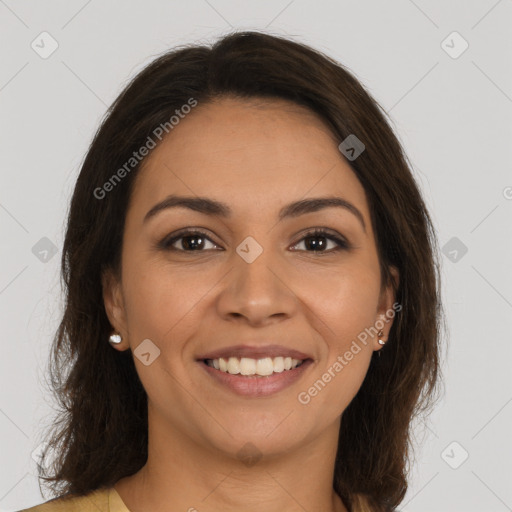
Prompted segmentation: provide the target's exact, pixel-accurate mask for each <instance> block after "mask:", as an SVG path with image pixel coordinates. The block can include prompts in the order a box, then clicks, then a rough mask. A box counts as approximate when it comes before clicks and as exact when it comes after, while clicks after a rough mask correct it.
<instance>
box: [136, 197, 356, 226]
mask: <svg viewBox="0 0 512 512" xmlns="http://www.w3.org/2000/svg"><path fill="white" fill-rule="evenodd" d="M169 208H188V209H189V210H193V211H196V212H199V213H203V214H205V215H213V216H218V217H223V218H228V217H231V216H232V215H233V211H232V210H231V208H230V207H229V206H228V205H227V204H225V203H221V202H219V201H216V200H214V199H210V198H208V197H190V196H176V195H170V196H167V197H166V198H165V199H164V200H163V201H161V202H159V203H157V204H156V205H155V206H153V207H152V208H151V209H150V210H149V211H148V212H147V213H146V215H145V217H144V220H143V222H144V223H145V222H147V221H148V220H149V219H150V218H152V217H154V216H155V215H156V214H157V213H158V212H161V211H163V210H166V209H169ZM325 208H343V209H345V210H347V211H349V212H351V213H352V214H353V215H355V216H356V217H357V219H358V220H359V221H360V223H361V225H362V226H363V230H364V232H365V233H366V224H365V222H364V217H363V214H362V213H361V212H360V210H359V209H358V208H356V206H354V205H353V204H352V203H350V202H349V201H347V200H346V199H343V198H341V197H334V196H332V197H315V198H309V199H301V200H299V201H295V202H293V203H290V204H287V205H285V206H283V208H281V210H280V211H279V214H278V218H279V220H283V219H285V218H290V217H291V218H294V217H298V216H300V215H304V214H307V213H314V212H318V211H320V210H324V209H325Z"/></svg>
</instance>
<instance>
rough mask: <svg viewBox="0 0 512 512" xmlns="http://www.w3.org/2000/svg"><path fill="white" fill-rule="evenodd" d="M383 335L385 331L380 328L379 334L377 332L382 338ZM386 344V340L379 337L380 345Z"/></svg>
mask: <svg viewBox="0 0 512 512" xmlns="http://www.w3.org/2000/svg"><path fill="white" fill-rule="evenodd" d="M383 335H384V331H382V330H380V331H379V332H378V334H377V336H378V337H379V338H380V337H381V336H383ZM385 344H386V342H385V341H384V340H381V339H379V345H385Z"/></svg>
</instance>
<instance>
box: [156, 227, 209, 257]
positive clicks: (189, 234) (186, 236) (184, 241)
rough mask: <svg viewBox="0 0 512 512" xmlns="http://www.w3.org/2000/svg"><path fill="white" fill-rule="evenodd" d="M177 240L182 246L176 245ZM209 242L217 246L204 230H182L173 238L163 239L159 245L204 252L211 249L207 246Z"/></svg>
mask: <svg viewBox="0 0 512 512" xmlns="http://www.w3.org/2000/svg"><path fill="white" fill-rule="evenodd" d="M177 242H180V243H179V245H181V247H179V245H178V247H175V246H174V245H175V244H176V243H177ZM207 243H211V244H212V245H213V246H215V247H217V246H216V244H214V243H213V242H212V241H211V240H210V238H209V237H208V236H206V233H204V232H203V231H192V230H187V231H181V232H180V233H178V234H176V235H174V236H173V237H172V238H166V239H164V240H162V242H161V243H160V244H159V246H160V248H162V249H165V250H168V251H182V252H204V250H205V249H210V248H209V247H206V248H205V245H206V244H207Z"/></svg>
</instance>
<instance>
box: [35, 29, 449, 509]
mask: <svg viewBox="0 0 512 512" xmlns="http://www.w3.org/2000/svg"><path fill="white" fill-rule="evenodd" d="M201 253H202V254H201ZM62 272H63V278H64V281H65V286H66V290H67V302H66V309H65V312H64V317H63V319H62V323H61V325H60V328H59V330H58V333H57V335H56V339H55V343H54V347H53V352H52V356H53V358H52V361H53V365H52V368H51V370H52V375H53V377H54V380H53V383H54V385H55V390H56V393H57V396H58V397H59V399H60V400H61V404H62V414H61V416H60V418H59V421H58V422H56V426H55V429H54V430H53V431H52V432H51V433H50V434H49V437H48V447H47V454H48V457H49V456H50V454H52V453H53V456H52V459H53V460H52V464H45V463H44V461H43V464H42V475H41V476H42V478H43V479H44V480H45V481H46V482H49V485H50V487H51V488H52V490H53V491H54V492H55V495H56V496H57V498H55V499H54V500H52V501H49V502H47V503H46V504H43V505H39V506H36V507H33V508H30V509H28V510H30V511H33V512H36V511H37V512H46V511H57V510H80V511H88V510H91V511H93V510H94V511H96V510H100V511H108V510H110V511H111V512H114V511H116V512H121V511H122V512H139V511H146V510H151V511H153V512H158V511H164V510H165V511H169V510H188V511H194V510H197V511H200V512H204V511H221V510H222V511H230V510H244V511H245V512H252V511H256V510H258V511H259V510H261V509H262V508H264V509H265V510H267V511H274V510H275V511H278V510H279V511H282V510H287V511H295V510H297V511H299V510H301V511H303V510H308V511H322V512H334V511H336V512H341V511H344V512H345V511H351V512H360V511H390V510H394V509H395V507H396V506H397V505H398V504H399V503H400V502H401V501H402V499H403V497H404V495H405V493H406V490H407V464H408V462H409V455H410V446H409V444H410V443H409V440H410V434H411V421H412V419H413V417H414V415H415V414H417V413H418V412H426V411H427V410H429V409H430V408H431V407H432V405H433V403H434V401H435V398H436V397H435V394H436V391H437V384H438V382H439V380H440V379H439V376H440V370H439V335H440V319H441V312H442V311H441V305H440V300H439V297H440V293H439V267H438V263H437V245H436V239H435V235H434V230H433V227H432V223H431V220H430V217H429V214H428V212H427V209H426V207H425V204H424V201H423V199H422V197H421V194H420V191H419V189H418V186H417V184H416V182H415V180H414V178H413V176H412V173H411V170H410V167H409V165H408V164H407V162H406V157H405V155H404V153H403V151H402V149H401V146H400V144H399V142H398V140H397V138H396V136H395V135H394V134H393V131H392V130H391V128H390V127H389V124H388V123H387V121H386V119H385V116H384V115H383V113H382V111H381V108H380V106H379V105H378V104H377V103H376V102H375V100H373V99H372V98H371V97H370V96H369V94H368V93H367V92H366V91H365V90H364V89H363V87H362V86H361V84H360V83H359V82H358V81H357V80H356V79H355V78H354V77H353V76H352V75H351V74H350V73H349V72H348V71H347V70H345V69H344V68H343V67H342V66H341V65H340V64H338V63H336V62H334V61H333V60H331V59H329V58H328V57H326V56H325V55H323V54H321V53H319V52H317V51H315V50H313V49H311V48H309V47H307V46H305V45H302V44H299V43H297V42H292V41H290V40H287V39H285V38H280V37H276V36H272V35H268V34H263V33H255V32H241V33H234V34H230V35H228V36H226V37H223V38H222V39H220V40H219V41H218V42H217V43H216V44H215V45H214V46H213V47H212V48H210V47H206V46H188V47H183V48H179V49H176V50H173V51H171V52H169V53H167V54H165V55H163V56H161V57H159V58H157V59H156V60H155V61H154V62H152V63H151V64H150V65H149V66H148V67H146V68H145V69H144V70H143V71H142V72H141V73H139V74H138V76H136V77H135V79H134V80H133V81H132V82H131V83H130V84H129V85H128V86H127V87H126V89H125V90H124V91H123V92H122V93H121V95H120V96H119V98H118V99H117V100H116V101H115V102H114V104H113V106H112V107H111V108H110V110H109V112H108V115H107V116H106V119H105V120H104V122H103V124H102V126H101V128H100V129H99V131H98V133H97V134H96V136H95V138H94V140H93V142H92V144H91V146H90V149H89V151H88V154H87V156H86V159H85V161H84V164H83V166H82V169H81V172H80V175H79V177H78V180H77V183H76V187H75V191H74V194H73V198H72V202H71V207H70V212H69V221H68V225H67V233H66V238H65V242H64V250H63V255H62ZM109 341H110V343H109ZM45 455H46V454H45Z"/></svg>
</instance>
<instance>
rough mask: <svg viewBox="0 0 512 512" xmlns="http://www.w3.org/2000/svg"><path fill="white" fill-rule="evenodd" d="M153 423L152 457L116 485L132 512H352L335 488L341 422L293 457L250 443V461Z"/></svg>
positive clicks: (149, 447)
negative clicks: (261, 450) (266, 451)
mask: <svg viewBox="0 0 512 512" xmlns="http://www.w3.org/2000/svg"><path fill="white" fill-rule="evenodd" d="M148 419H149V426H150V427H149V431H148V435H149V436H148V460H147V462H146V464H145V465H144V466H143V467H142V469H141V470H140V471H138V472H137V473H135V474H134V475H132V476H129V477H126V478H123V479H121V480H120V481H119V482H117V483H116V485H115V488H116V490H117V492H118V493H119V495H120V496H121V499H122V500H123V501H124V503H125V504H126V506H127V507H128V508H129V510H130V512H142V511H146V510H152V511H153V512H164V511H165V512H168V511H169V510H183V511H189V512H217V511H222V512H234V511H239V510H244V512H261V510H262V509H264V510H265V511H267V512H282V511H283V510H286V511H287V512H304V511H305V510H307V511H308V512H347V508H346V507H345V506H344V504H343V502H342V500H341V499H340V497H339V496H338V495H337V494H336V493H335V492H334V490H333V487H332V482H333V475H334V461H335V455H336V446H337V440H338V432H339V421H337V422H336V423H335V424H333V425H332V426H331V427H330V428H329V429H328V431H327V432H324V433H322V435H320V436H314V439H311V440H309V441H308V442H306V443H304V444H302V445H301V447H300V449H297V450H290V451H289V452H288V453H282V454H274V455H272V456H263V455H262V454H260V453H259V452H258V451H257V449H256V448H252V450H253V452H252V453H251V445H246V450H247V452H248V453H249V454H250V455H251V454H252V455H254V457H253V458H252V459H251V458H245V457H241V458H233V457H232V456H229V455H228V454H226V453H224V452H222V451H220V450H218V449H216V448H212V447H211V446H205V445H202V444H200V443H198V442H197V440H194V439H192V438H191V437H190V436H189V435H188V434H187V433H185V432H181V431H177V430H173V431H172V435H170V433H169V425H168V424H165V423H164V422H163V421H157V419H156V418H155V417H153V418H152V414H151V413H150V414H149V418H148ZM152 419H153V421H151V420H152ZM169 507H172V508H169Z"/></svg>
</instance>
